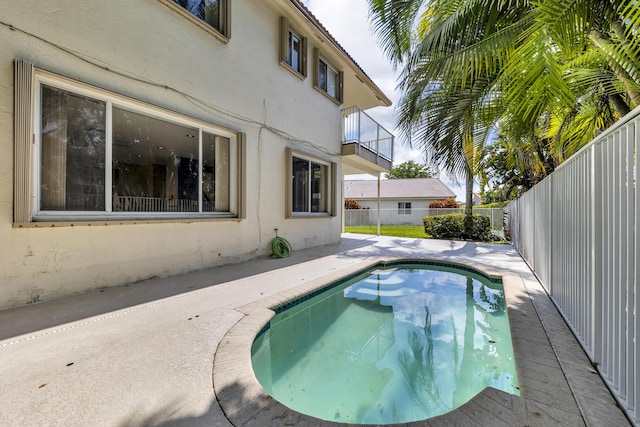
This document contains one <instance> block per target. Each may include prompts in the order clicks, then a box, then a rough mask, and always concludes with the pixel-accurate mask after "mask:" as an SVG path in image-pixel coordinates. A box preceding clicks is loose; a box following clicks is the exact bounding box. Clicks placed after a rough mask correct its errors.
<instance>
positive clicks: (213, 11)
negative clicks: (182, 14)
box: [173, 0, 226, 34]
mask: <svg viewBox="0 0 640 427" xmlns="http://www.w3.org/2000/svg"><path fill="white" fill-rule="evenodd" d="M173 2H174V3H176V4H177V5H179V6H181V7H183V8H184V9H186V10H187V11H188V12H189V13H190V14H192V15H193V16H195V17H196V18H199V19H201V20H203V21H204V22H206V23H207V24H209V25H211V26H212V27H213V28H215V29H216V30H218V31H219V32H221V33H223V34H224V33H225V32H226V31H225V28H224V20H223V18H222V17H223V14H224V2H223V1H222V0H173Z"/></svg>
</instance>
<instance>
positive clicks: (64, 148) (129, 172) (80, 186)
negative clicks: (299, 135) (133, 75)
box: [14, 72, 244, 223]
mask: <svg viewBox="0 0 640 427" xmlns="http://www.w3.org/2000/svg"><path fill="white" fill-rule="evenodd" d="M31 81H32V79H31V78H30V77H29V76H28V75H26V74H25V76H24V79H23V78H18V80H17V81H16V86H17V87H19V88H23V89H24V91H25V92H26V91H28V90H29V85H30V82H31ZM35 82H36V85H35V86H34V89H35V93H34V94H35V96H34V101H35V104H34V106H33V108H34V111H35V114H34V117H35V120H34V124H33V129H34V133H35V144H34V147H35V151H34V154H35V155H34V156H33V160H32V161H29V160H28V159H24V160H25V161H24V164H22V163H17V168H16V181H20V182H24V183H26V182H28V181H31V182H32V184H31V185H21V186H20V189H19V190H17V192H18V194H17V199H16V200H21V202H19V203H18V204H20V205H22V204H24V205H25V206H17V207H16V209H17V210H16V212H17V214H14V217H15V218H16V219H15V221H16V222H17V223H26V222H30V221H32V220H33V221H75V220H92V219H93V220H100V221H103V220H127V219H131V220H136V219H142V218H144V219H181V218H218V217H221V218H228V217H233V218H238V217H240V218H242V217H243V216H244V210H243V206H242V200H243V198H242V191H243V189H242V182H243V179H242V171H241V170H240V169H241V168H242V164H243V162H242V156H243V154H242V153H243V151H244V150H243V149H242V146H243V143H244V142H243V139H244V138H243V136H242V135H241V134H238V133H236V132H233V131H231V130H228V129H225V128H220V127H218V126H215V125H211V124H208V123H206V122H201V121H199V120H197V119H193V118H190V117H187V116H183V115H180V114H177V113H174V112H169V111H166V110H163V109H161V108H158V107H154V106H151V105H148V104H144V103H142V102H138V101H133V100H131V99H129V98H125V97H121V96H118V95H116V94H113V93H111V92H107V91H104V90H101V89H96V88H92V87H89V86H86V85H83V84H81V83H76V82H72V81H69V80H67V79H62V78H59V77H57V76H53V75H50V74H49V73H46V72H42V74H40V72H38V73H36V78H35ZM21 90H22V89H21ZM17 96H19V95H18V93H17ZM19 114H20V115H26V114H28V112H27V110H26V109H25V110H24V111H20V112H19ZM22 122H25V126H27V123H26V121H25V120H21V123H22ZM25 130H26V129H25ZM25 135H26V132H25ZM28 142H29V141H28V139H24V141H22V142H20V141H18V142H17V144H18V145H17V149H18V151H24V150H28V149H29V148H28V147H27V146H26V145H27V143H28ZM22 145H25V147H22ZM22 157H23V156H22V155H20V158H22ZM27 162H29V163H31V164H27ZM29 171H30V172H29ZM27 173H29V175H30V176H29V175H27ZM16 188H17V187H16ZM29 192H30V193H32V196H29ZM22 193H25V194H22ZM27 203H29V206H27V205H26V204H27ZM23 212H29V213H28V214H25V213H23Z"/></svg>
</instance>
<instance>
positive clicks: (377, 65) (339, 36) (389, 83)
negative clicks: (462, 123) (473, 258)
mask: <svg viewBox="0 0 640 427" xmlns="http://www.w3.org/2000/svg"><path fill="white" fill-rule="evenodd" d="M302 1H303V3H304V4H305V5H306V6H307V8H309V10H310V11H311V13H313V14H314V15H315V16H316V18H318V20H319V21H320V22H321V23H322V25H324V26H325V28H326V29H327V30H328V31H329V33H331V35H332V36H333V37H334V38H335V39H336V40H337V41H338V43H340V45H341V46H342V47H343V48H344V49H345V50H346V51H347V52H348V53H349V55H351V57H352V58H353V59H354V60H355V61H356V62H357V63H358V65H360V67H361V68H362V69H363V70H364V72H365V73H367V75H368V76H369V77H370V78H371V80H373V82H374V83H375V84H376V85H377V86H378V87H379V88H380V89H382V91H383V92H384V93H385V94H386V95H387V96H388V97H389V99H391V101H392V102H393V105H394V106H396V105H397V104H398V100H399V99H400V93H399V91H397V90H396V86H397V82H398V75H399V70H398V71H394V70H393V67H392V66H391V63H390V62H389V60H388V59H387V58H386V57H385V56H384V54H383V53H382V50H381V49H380V47H379V46H378V43H377V39H376V36H375V35H374V34H373V31H372V30H371V28H370V25H369V18H368V15H369V10H368V6H367V0H302ZM367 114H369V115H370V116H371V117H373V118H374V119H375V120H376V121H377V122H378V123H380V124H381V125H382V126H383V127H385V128H386V129H388V130H389V131H391V132H392V133H393V134H394V135H395V136H396V140H397V142H396V144H395V146H394V155H393V159H394V164H395V165H398V164H400V163H403V162H406V161H408V160H413V161H415V162H418V163H424V155H423V154H422V153H421V152H420V150H415V149H412V148H411V147H409V146H407V145H406V144H404V143H403V142H402V141H400V140H398V135H399V132H398V131H397V130H396V129H395V125H394V124H395V120H394V119H395V114H394V108H393V107H389V108H385V107H378V108H373V109H371V110H368V111H367ZM366 178H367V176H361V175H358V176H356V177H355V178H354V179H366ZM368 178H373V177H368ZM441 178H442V180H443V181H444V182H445V183H446V185H448V186H449V187H450V188H451V190H452V191H453V192H455V193H456V195H457V198H458V200H464V198H465V196H464V185H463V186H459V185H454V184H453V183H451V182H449V181H448V180H447V179H446V177H442V176H441Z"/></svg>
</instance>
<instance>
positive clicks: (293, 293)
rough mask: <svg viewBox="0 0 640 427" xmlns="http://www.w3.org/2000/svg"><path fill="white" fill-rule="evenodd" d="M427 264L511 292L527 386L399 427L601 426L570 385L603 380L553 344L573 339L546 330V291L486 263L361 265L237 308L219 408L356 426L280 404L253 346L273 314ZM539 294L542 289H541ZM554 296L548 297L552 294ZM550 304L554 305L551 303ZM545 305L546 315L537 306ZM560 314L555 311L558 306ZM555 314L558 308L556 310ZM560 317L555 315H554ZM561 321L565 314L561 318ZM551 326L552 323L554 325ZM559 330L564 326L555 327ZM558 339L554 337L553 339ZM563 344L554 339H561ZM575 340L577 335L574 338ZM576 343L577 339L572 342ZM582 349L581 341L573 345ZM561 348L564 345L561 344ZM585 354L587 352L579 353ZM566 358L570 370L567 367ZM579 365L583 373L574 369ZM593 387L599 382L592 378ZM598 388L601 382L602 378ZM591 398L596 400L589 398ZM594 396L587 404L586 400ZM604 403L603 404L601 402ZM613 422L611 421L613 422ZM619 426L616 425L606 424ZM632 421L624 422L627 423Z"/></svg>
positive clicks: (251, 417)
mask: <svg viewBox="0 0 640 427" xmlns="http://www.w3.org/2000/svg"><path fill="white" fill-rule="evenodd" d="M416 261H425V262H433V263H436V264H445V265H451V266H455V267H462V268H466V269H469V268H470V269H472V270H475V271H477V272H479V273H480V274H482V275H485V276H488V277H490V278H493V279H501V280H502V283H503V287H504V291H505V299H506V303H507V313H508V316H509V323H510V329H511V337H512V342H513V350H514V356H515V361H516V370H517V373H518V382H519V386H520V396H515V395H511V394H508V393H506V392H502V391H499V390H496V389H493V388H487V389H485V390H483V391H482V392H480V393H479V394H478V395H476V396H475V397H474V398H472V399H471V400H470V401H469V402H467V403H466V404H464V405H462V406H461V407H459V408H456V409H455V410H453V411H451V412H448V413H446V414H443V415H440V416H438V417H434V418H430V419H427V420H423V421H415V422H411V423H405V424H398V425H407V426H432V425H450V424H452V425H462V424H464V425H499V424H503V425H567V426H584V425H597V424H598V421H599V420H598V419H597V417H598V415H597V411H591V413H590V411H589V406H591V403H590V402H585V401H583V400H584V399H583V398H581V397H580V396H579V395H576V393H578V394H580V390H576V388H580V387H581V386H580V385H579V384H580V383H579V382H578V383H577V384H578V385H577V386H576V384H573V385H572V384H570V381H569V380H568V377H569V376H571V375H576V372H574V373H573V374H572V373H571V372H570V371H571V369H574V370H577V374H578V375H591V376H592V377H593V376H594V375H593V374H596V375H595V376H596V377H597V372H596V371H595V370H594V369H593V368H592V367H591V366H590V365H589V364H588V359H586V356H584V354H583V355H582V356H583V358H584V359H585V360H586V362H585V360H579V362H580V363H578V359H580V355H579V354H577V355H576V353H575V349H573V353H571V354H566V355H564V356H563V355H562V354H560V353H561V352H562V350H559V349H558V348H554V345H553V341H554V340H555V341H557V340H560V341H562V340H563V334H566V331H565V330H564V329H566V330H568V328H567V327H566V324H564V322H562V325H564V329H563V328H562V325H559V324H549V325H546V327H545V325H544V324H543V323H544V322H543V320H542V319H541V315H540V310H546V311H547V312H545V313H543V315H544V316H549V317H550V318H551V317H553V313H552V312H551V311H549V310H551V309H550V308H549V307H548V305H549V304H550V301H549V302H547V301H545V300H544V298H540V297H541V295H540V289H542V288H541V286H540V285H539V283H538V282H537V281H535V283H534V282H533V281H532V280H531V279H530V278H525V277H522V276H520V275H516V274H512V273H510V274H500V271H496V270H495V269H494V268H495V267H494V266H492V265H486V264H483V263H480V262H475V261H473V262H464V263H457V262H450V261H448V260H447V261H443V260H442V259H435V258H428V257H424V258H407V257H397V258H394V257H384V258H379V259H369V260H366V261H362V262H359V263H355V264H353V265H351V266H349V267H346V268H343V269H341V270H339V271H335V272H333V273H330V274H328V275H327V276H325V277H322V278H321V279H317V280H313V281H310V282H309V283H306V284H304V285H301V286H298V287H296V288H293V289H290V290H287V291H283V292H279V293H277V294H275V295H272V296H270V297H267V298H264V299H261V300H258V301H255V302H252V303H250V304H247V305H244V306H242V307H239V308H237V309H236V310H237V311H239V312H240V313H242V314H243V317H242V318H241V319H240V320H239V321H238V322H237V323H236V324H235V325H234V326H233V327H232V328H231V329H229V330H228V331H227V333H226V334H225V336H224V337H223V339H222V340H221V341H220V343H219V345H218V347H217V349H216V352H215V355H214V360H213V387H214V390H215V395H216V397H217V400H218V403H219V405H220V407H221V408H222V411H223V413H224V414H225V416H226V417H227V419H228V420H229V421H230V422H231V423H232V424H233V425H235V426H241V425H296V426H304V425H309V426H318V425H321V426H324V425H327V426H339V425H345V426H346V425H353V424H344V423H339V422H332V421H325V420H320V419H317V418H314V417H311V416H309V415H305V414H301V413H299V412H296V411H294V410H292V409H290V408H288V407H287V406H285V405H283V404H282V403H280V402H278V401H277V400H275V399H273V398H272V397H271V396H270V395H269V394H268V393H267V392H266V391H265V390H264V389H263V388H262V386H261V385H260V383H259V382H258V380H257V379H256V377H255V375H254V373H253V368H252V364H251V345H252V343H253V341H254V339H255V337H256V336H257V335H258V334H259V333H260V331H262V330H263V329H264V328H265V327H266V326H267V325H268V323H269V321H270V320H271V318H272V317H273V316H274V315H275V312H274V311H273V310H272V308H273V307H277V306H279V305H282V304H285V303H287V302H289V301H291V300H295V299H298V298H302V297H304V296H306V295H308V294H310V293H313V292H314V291H316V290H318V289H320V288H323V287H326V286H328V285H330V284H331V283H333V282H336V281H338V280H340V279H342V278H344V277H348V276H351V275H354V274H358V273H361V272H363V271H366V270H368V269H371V268H374V267H376V266H379V265H380V264H381V263H398V262H416ZM538 287H539V289H538ZM545 296H546V294H545ZM547 299H548V297H547ZM534 301H535V302H537V303H538V305H539V306H540V307H537V306H536V305H535V304H534ZM551 306H552V304H551ZM552 307H553V306H552ZM553 308H554V309H555V307H553ZM556 315H557V316H559V313H557V311H556ZM547 323H549V322H547ZM555 323H557V319H555ZM549 332H550V333H549ZM558 333H560V336H558V337H554V336H553V335H554V334H556V335H557V334H558ZM569 333H570V332H569ZM571 337H573V336H572V335H571ZM573 340H574V341H575V338H574V339H573ZM556 347H557V343H556ZM578 351H581V348H579V347H578ZM563 358H565V359H567V360H565V362H564V363H562V362H561V361H562V359H563ZM574 362H575V363H578V364H577V365H576V366H575V367H574V366H572V365H571V364H572V363H574ZM589 380H591V378H589ZM597 380H598V381H601V380H600V378H599V377H597ZM583 393H587V394H589V393H588V392H587V391H586V390H585V391H584V392H583ZM591 397H592V396H586V399H589V398H591ZM596 398H597V397H596ZM607 416H609V415H605V417H607ZM605 419H607V420H608V421H611V420H610V419H608V418H605ZM622 419H624V420H626V419H625V418H624V417H623V418H622Z"/></svg>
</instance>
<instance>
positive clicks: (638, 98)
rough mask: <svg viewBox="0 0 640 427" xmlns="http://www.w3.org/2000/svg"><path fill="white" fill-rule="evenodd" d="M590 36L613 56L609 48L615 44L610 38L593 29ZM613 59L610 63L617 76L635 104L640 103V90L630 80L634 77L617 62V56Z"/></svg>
mask: <svg viewBox="0 0 640 427" xmlns="http://www.w3.org/2000/svg"><path fill="white" fill-rule="evenodd" d="M589 38H590V39H591V41H592V42H593V43H594V44H595V45H596V46H597V47H598V48H599V49H601V50H602V51H603V52H604V53H605V55H607V56H609V57H610V58H611V56H610V55H609V53H608V52H607V48H608V47H609V46H611V45H612V44H613V43H612V42H611V41H610V40H607V39H606V38H604V37H603V36H602V35H601V34H600V33H598V32H597V31H591V34H590V35H589ZM611 59H612V61H611V63H610V65H611V70H612V71H613V72H614V73H615V75H616V76H618V79H620V81H621V82H622V84H623V85H624V87H625V89H626V91H627V94H628V95H629V98H630V99H631V103H632V104H633V105H639V104H640V92H638V91H637V90H636V89H635V87H634V86H633V85H632V84H630V82H633V79H632V78H631V76H630V75H629V73H628V72H627V71H626V70H625V69H624V68H623V67H622V66H621V65H620V64H619V63H618V62H616V60H615V58H611Z"/></svg>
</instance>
